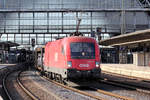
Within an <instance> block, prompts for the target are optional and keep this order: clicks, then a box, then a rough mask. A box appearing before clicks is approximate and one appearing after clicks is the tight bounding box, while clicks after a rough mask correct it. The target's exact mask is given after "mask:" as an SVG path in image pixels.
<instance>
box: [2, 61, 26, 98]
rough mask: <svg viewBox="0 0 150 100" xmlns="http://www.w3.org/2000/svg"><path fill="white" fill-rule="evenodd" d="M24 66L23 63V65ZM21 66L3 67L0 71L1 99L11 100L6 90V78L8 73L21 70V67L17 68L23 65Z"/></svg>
mask: <svg viewBox="0 0 150 100" xmlns="http://www.w3.org/2000/svg"><path fill="white" fill-rule="evenodd" d="M23 64H24V63H23ZM23 64H18V65H15V64H14V65H8V66H7V65H5V66H6V67H3V68H1V69H0V79H1V80H0V84H1V85H2V89H1V96H2V97H3V99H4V100H5V99H6V100H7V99H9V100H12V99H11V96H10V95H9V92H8V90H7V88H6V78H7V76H8V75H9V73H11V72H13V71H15V70H18V69H21V68H23V66H21V67H18V66H20V65H23Z"/></svg>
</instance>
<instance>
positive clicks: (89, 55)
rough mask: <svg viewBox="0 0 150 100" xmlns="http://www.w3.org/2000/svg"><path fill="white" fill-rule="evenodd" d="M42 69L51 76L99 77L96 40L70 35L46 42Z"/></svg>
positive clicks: (68, 77)
mask: <svg viewBox="0 0 150 100" xmlns="http://www.w3.org/2000/svg"><path fill="white" fill-rule="evenodd" d="M38 59H39V60H38V62H41V61H40V60H43V64H39V65H41V66H42V68H41V69H42V70H43V71H46V72H49V73H50V75H51V77H52V78H55V77H56V76H57V77H61V78H63V79H74V78H88V79H89V78H99V77H100V73H101V69H100V55H99V47H98V44H97V42H96V41H95V40H94V39H93V38H89V37H83V36H71V37H66V38H63V39H59V40H56V41H53V42H48V43H47V44H46V45H45V53H44V58H38Z"/></svg>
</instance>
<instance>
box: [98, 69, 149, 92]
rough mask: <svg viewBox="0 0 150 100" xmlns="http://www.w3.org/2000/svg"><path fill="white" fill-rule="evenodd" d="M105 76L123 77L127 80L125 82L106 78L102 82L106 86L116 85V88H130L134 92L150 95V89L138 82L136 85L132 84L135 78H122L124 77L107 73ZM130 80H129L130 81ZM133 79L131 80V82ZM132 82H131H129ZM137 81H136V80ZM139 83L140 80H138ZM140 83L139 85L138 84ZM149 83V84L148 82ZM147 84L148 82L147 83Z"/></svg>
mask: <svg viewBox="0 0 150 100" xmlns="http://www.w3.org/2000/svg"><path fill="white" fill-rule="evenodd" d="M104 74H107V75H110V74H111V76H113V75H114V76H117V77H123V78H125V79H123V80H125V81H122V80H115V79H111V78H106V77H104V78H103V80H102V81H101V82H103V83H106V84H111V85H115V86H119V87H123V88H129V89H132V90H136V91H138V92H143V93H148V94H150V87H147V86H145V85H140V82H136V83H130V82H132V80H133V79H134V78H133V77H132V78H131V77H126V76H124V75H123V76H122V75H118V74H117V75H116V74H112V73H108V72H107V73H106V72H104ZM128 78H129V79H128ZM130 79H131V80H130ZM129 80H130V81H129ZM134 81H135V80H134ZM137 81H138V80H137ZM137 83H138V84H137ZM148 83H149V82H148ZM146 84H147V82H146ZM149 84H150V83H149Z"/></svg>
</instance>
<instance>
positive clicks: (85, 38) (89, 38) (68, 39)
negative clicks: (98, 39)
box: [46, 36, 95, 44]
mask: <svg viewBox="0 0 150 100" xmlns="http://www.w3.org/2000/svg"><path fill="white" fill-rule="evenodd" d="M80 39H84V40H87V41H89V40H90V41H93V42H95V40H94V38H91V37H85V36H71V37H65V38H62V39H59V40H55V41H49V42H47V43H48V44H50V43H51V42H56V41H57V42H59V41H63V40H64V41H66V40H67V41H72V40H73V41H74V40H75V41H76V40H80ZM47 43H46V44H47Z"/></svg>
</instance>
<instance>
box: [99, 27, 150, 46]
mask: <svg viewBox="0 0 150 100" xmlns="http://www.w3.org/2000/svg"><path fill="white" fill-rule="evenodd" d="M147 42H150V29H147V30H141V31H136V32H132V33H128V34H123V35H119V36H115V37H112V38H109V39H105V40H101V41H100V45H105V46H121V45H132V44H138V43H147Z"/></svg>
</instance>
